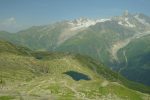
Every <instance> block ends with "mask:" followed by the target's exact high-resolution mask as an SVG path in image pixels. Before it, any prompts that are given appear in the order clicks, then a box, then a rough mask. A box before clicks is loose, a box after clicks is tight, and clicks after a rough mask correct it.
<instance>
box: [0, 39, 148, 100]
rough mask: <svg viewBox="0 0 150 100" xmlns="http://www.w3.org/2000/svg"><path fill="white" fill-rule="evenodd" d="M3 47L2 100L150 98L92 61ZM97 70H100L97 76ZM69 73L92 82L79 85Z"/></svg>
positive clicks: (0, 60) (0, 52)
mask: <svg viewBox="0 0 150 100" xmlns="http://www.w3.org/2000/svg"><path fill="white" fill-rule="evenodd" d="M0 43H1V45H0V89H1V91H0V99H1V100H10V99H12V98H16V99H19V100H37V99H40V100H41V99H48V98H49V99H58V100H72V99H73V100H82V99H86V98H89V99H98V100H100V98H101V99H106V100H108V99H111V100H120V99H125V100H126V99H127V98H128V99H129V100H142V99H144V98H146V97H148V95H145V94H142V93H139V92H136V91H134V90H131V89H128V88H126V87H124V86H123V85H120V84H118V83H117V82H115V80H116V74H115V73H113V72H111V71H110V70H109V69H107V68H104V67H103V65H102V64H98V63H97V62H95V61H94V60H92V59H91V58H88V57H83V56H80V55H71V54H63V53H42V52H40V53H31V54H32V55H33V56H31V55H27V54H26V55H25V53H24V52H23V51H24V49H21V50H20V49H19V50H18V48H20V47H18V46H14V45H12V44H10V43H8V42H5V41H0ZM2 44H4V45H2ZM6 48H7V49H6ZM16 48H17V49H16ZM6 50H8V51H6ZM25 50H26V49H25ZM30 52H31V51H29V52H28V54H29V53H30ZM94 67H96V68H99V69H98V70H97V72H95V70H94V69H93V68H94ZM91 68H92V69H93V70H91ZM67 71H75V72H79V73H82V74H85V75H88V77H90V78H91V80H80V81H75V80H73V79H72V78H71V77H70V76H68V75H66V74H63V73H64V72H67Z"/></svg>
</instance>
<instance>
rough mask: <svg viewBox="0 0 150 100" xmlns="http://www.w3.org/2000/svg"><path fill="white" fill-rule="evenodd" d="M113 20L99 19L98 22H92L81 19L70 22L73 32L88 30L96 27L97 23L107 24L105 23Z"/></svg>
mask: <svg viewBox="0 0 150 100" xmlns="http://www.w3.org/2000/svg"><path fill="white" fill-rule="evenodd" d="M110 20H111V19H97V20H91V19H88V18H79V19H75V20H73V21H70V22H68V24H70V25H71V26H72V28H71V30H78V29H83V28H87V27H89V26H92V25H95V24H96V23H99V22H105V21H110Z"/></svg>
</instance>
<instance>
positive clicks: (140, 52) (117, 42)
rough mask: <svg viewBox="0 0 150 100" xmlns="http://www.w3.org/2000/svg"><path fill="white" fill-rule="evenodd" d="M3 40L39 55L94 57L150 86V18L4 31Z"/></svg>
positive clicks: (133, 16)
mask: <svg viewBox="0 0 150 100" xmlns="http://www.w3.org/2000/svg"><path fill="white" fill-rule="evenodd" d="M0 39H4V40H7V41H10V42H12V43H14V44H16V45H23V46H26V47H28V48H30V49H31V50H36V51H51V52H69V53H73V54H81V55H85V56H90V57H92V58H93V59H95V60H97V61H99V62H101V63H103V64H104V65H106V66H108V67H110V68H111V69H113V70H115V71H117V72H119V73H121V74H122V75H124V76H125V77H127V78H128V79H130V80H133V81H135V82H140V83H143V84H145V85H149V86H150V79H149V76H150V61H149V59H150V58H149V57H150V17H149V16H146V15H144V14H131V13H128V12H124V13H123V15H121V16H115V17H112V18H110V19H96V20H93V19H88V18H79V19H75V20H71V21H70V20H66V21H62V22H57V23H54V24H50V25H44V26H33V27H31V28H29V29H26V30H22V31H19V32H17V33H14V34H10V33H8V32H4V31H2V32H0Z"/></svg>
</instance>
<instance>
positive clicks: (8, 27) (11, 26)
mask: <svg viewBox="0 0 150 100" xmlns="http://www.w3.org/2000/svg"><path fill="white" fill-rule="evenodd" d="M22 28H23V26H22V25H20V24H18V23H17V21H16V19H15V18H14V17H10V18H7V19H4V20H0V31H8V32H17V31H19V30H21V29H22Z"/></svg>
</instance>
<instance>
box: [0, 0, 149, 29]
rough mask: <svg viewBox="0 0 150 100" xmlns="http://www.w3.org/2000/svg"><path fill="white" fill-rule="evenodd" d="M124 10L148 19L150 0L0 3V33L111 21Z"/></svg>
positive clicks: (1, 0)
mask: <svg viewBox="0 0 150 100" xmlns="http://www.w3.org/2000/svg"><path fill="white" fill-rule="evenodd" d="M125 10H128V11H129V12H131V13H136V12H138V13H139V12H140V13H144V14H147V15H149V16H150V0H0V30H8V31H17V30H19V29H23V28H25V27H29V26H32V25H43V24H49V23H52V22H55V21H61V20H65V19H66V20H68V19H74V18H78V17H88V18H104V17H111V16H115V15H121V14H122V13H123V11H125Z"/></svg>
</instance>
